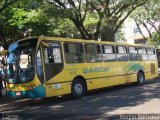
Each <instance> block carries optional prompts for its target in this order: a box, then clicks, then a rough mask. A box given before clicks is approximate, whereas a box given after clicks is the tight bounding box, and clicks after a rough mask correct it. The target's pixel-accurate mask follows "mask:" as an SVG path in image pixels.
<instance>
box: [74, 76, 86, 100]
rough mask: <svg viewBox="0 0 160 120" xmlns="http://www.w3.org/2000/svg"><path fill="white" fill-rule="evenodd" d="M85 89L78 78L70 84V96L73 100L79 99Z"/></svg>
mask: <svg viewBox="0 0 160 120" xmlns="http://www.w3.org/2000/svg"><path fill="white" fill-rule="evenodd" d="M85 92H86V87H85V84H84V81H83V80H81V79H80V78H77V79H75V80H74V81H73V82H72V88H71V94H72V97H73V98H80V97H82V96H84V95H85Z"/></svg>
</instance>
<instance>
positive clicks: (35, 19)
mask: <svg viewBox="0 0 160 120" xmlns="http://www.w3.org/2000/svg"><path fill="white" fill-rule="evenodd" d="M42 1H43V0H41V1H40V0H39V1H35V0H34V1H33V0H28V1H26V0H21V1H19V2H17V4H14V5H12V6H10V7H8V8H6V9H5V11H3V12H2V13H1V16H0V21H1V23H0V40H1V41H0V45H2V46H3V47H4V48H5V49H7V48H8V45H9V44H10V43H11V42H13V41H15V40H18V39H21V38H24V37H25V36H24V34H25V33H26V32H27V31H28V30H30V29H31V30H32V36H34V35H42V33H43V35H47V31H48V29H49V27H50V26H49V25H48V19H47V18H46V17H45V16H44V15H43V9H42V8H41V7H40V6H41V4H42Z"/></svg>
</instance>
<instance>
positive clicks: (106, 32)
mask: <svg viewBox="0 0 160 120" xmlns="http://www.w3.org/2000/svg"><path fill="white" fill-rule="evenodd" d="M101 40H102V41H110V42H114V41H115V33H114V30H113V28H110V27H104V28H103V29H102V32H101Z"/></svg>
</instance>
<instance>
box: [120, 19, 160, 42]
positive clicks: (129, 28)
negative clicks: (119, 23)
mask: <svg viewBox="0 0 160 120" xmlns="http://www.w3.org/2000/svg"><path fill="white" fill-rule="evenodd" d="M154 26H155V27H156V28H159V26H160V22H156V23H155V24H154ZM139 27H140V29H141V31H142V33H143V35H144V36H145V37H146V38H148V37H149V33H148V31H147V29H146V28H145V27H144V26H143V25H140V26H139ZM147 27H148V29H149V30H150V32H151V33H153V32H155V31H156V30H155V29H154V27H152V26H151V25H149V24H147ZM123 29H124V30H123V31H124V37H125V39H126V40H127V43H131V44H147V42H146V40H145V39H144V37H143V36H142V34H141V33H140V31H139V29H138V27H137V25H136V23H135V21H134V20H133V19H132V18H127V19H126V20H125V22H124V28H123Z"/></svg>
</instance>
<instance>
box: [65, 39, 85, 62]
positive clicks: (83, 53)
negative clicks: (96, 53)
mask: <svg viewBox="0 0 160 120" xmlns="http://www.w3.org/2000/svg"><path fill="white" fill-rule="evenodd" d="M65 44H81V45H82V50H83V52H82V55H83V62H67V61H66V58H65V54H76V53H66V51H65ZM63 54H64V61H65V63H66V64H81V63H85V62H86V58H85V48H84V44H83V43H81V42H63Z"/></svg>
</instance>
